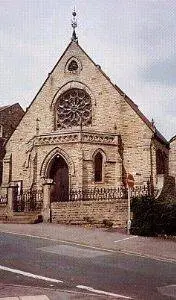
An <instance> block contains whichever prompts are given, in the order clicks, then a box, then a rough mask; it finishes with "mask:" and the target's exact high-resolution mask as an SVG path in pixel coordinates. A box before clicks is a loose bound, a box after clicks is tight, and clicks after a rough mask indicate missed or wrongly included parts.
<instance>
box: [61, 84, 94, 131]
mask: <svg viewBox="0 0 176 300" xmlns="http://www.w3.org/2000/svg"><path fill="white" fill-rule="evenodd" d="M91 121H92V106H91V98H90V96H89V95H88V94H87V92H86V91H84V90H81V89H77V88H72V89H70V90H68V91H66V92H65V93H64V94H62V95H61V96H60V97H59V99H58V101H57V103H56V129H57V128H67V127H72V126H79V125H84V126H85V125H90V124H91Z"/></svg>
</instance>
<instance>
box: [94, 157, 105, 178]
mask: <svg viewBox="0 0 176 300" xmlns="http://www.w3.org/2000/svg"><path fill="white" fill-rule="evenodd" d="M94 172H95V173H94V180H95V182H101V181H102V178H103V176H102V173H103V156H102V154H101V153H100V152H98V153H97V154H96V155H95V158H94Z"/></svg>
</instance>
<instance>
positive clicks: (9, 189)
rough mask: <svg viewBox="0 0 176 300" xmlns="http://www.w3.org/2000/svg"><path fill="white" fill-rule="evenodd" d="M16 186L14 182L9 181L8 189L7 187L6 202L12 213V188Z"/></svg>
mask: <svg viewBox="0 0 176 300" xmlns="http://www.w3.org/2000/svg"><path fill="white" fill-rule="evenodd" d="M15 188H16V183H13V182H12V183H10V185H9V187H8V189H7V202H8V207H9V211H10V212H11V213H13V201H14V199H13V198H14V189H15Z"/></svg>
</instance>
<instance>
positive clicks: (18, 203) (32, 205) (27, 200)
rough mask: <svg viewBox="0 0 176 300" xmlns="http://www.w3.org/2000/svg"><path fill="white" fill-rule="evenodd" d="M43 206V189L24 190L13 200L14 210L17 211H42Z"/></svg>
mask: <svg viewBox="0 0 176 300" xmlns="http://www.w3.org/2000/svg"><path fill="white" fill-rule="evenodd" d="M42 207H43V192H42V191H41V190H32V191H31V190H23V192H22V194H20V195H16V197H15V199H14V200H13V210H14V211H16V212H33V211H41V209H42Z"/></svg>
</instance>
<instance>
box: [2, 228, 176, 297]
mask: <svg viewBox="0 0 176 300" xmlns="http://www.w3.org/2000/svg"><path fill="white" fill-rule="evenodd" d="M31 276H33V277H31ZM35 276H36V277H35ZM37 276H38V277H37ZM41 277H44V278H41ZM175 282H176V264H175V263H171V262H164V261H157V260H153V259H150V258H144V257H139V256H135V255H129V254H123V253H120V252H119V251H115V250H109V251H108V250H101V249H95V248H93V247H92V248H91V247H85V246H84V247H83V246H81V245H76V244H74V243H72V242H65V243H64V242H57V241H52V239H51V240H49V239H44V238H34V237H27V236H19V235H14V234H9V233H8V234H7V233H2V232H1V233H0V283H1V284H11V285H24V286H33V287H42V288H50V289H61V290H70V291H72V290H74V291H81V292H84V291H85V292H91V293H95V295H96V294H99V295H102V297H100V299H105V298H103V297H104V296H106V295H107V296H109V297H110V296H111V299H117V295H121V298H120V299H128V298H129V299H130V298H132V299H140V300H145V299H146V300H149V299H151V300H152V299H154V300H155V299H158V300H162V299H174V295H173V298H169V297H167V296H165V295H164V294H165V291H166V290H168V288H167V286H172V285H174V284H175ZM171 288H172V287H171ZM0 293H1V290H0ZM101 293H102V294H101ZM169 293H170V290H169ZM171 294H172V292H171ZM0 296H1V294H0ZM175 297H176V295H175ZM91 299H93V298H91ZM107 299H110V298H107Z"/></svg>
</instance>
